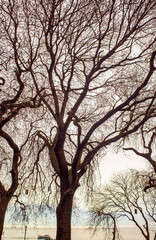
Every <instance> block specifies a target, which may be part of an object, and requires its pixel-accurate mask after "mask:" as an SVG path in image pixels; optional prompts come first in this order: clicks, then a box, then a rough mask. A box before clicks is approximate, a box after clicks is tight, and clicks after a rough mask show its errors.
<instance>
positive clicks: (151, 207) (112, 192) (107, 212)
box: [91, 170, 156, 240]
mask: <svg viewBox="0 0 156 240" xmlns="http://www.w3.org/2000/svg"><path fill="white" fill-rule="evenodd" d="M151 174H153V173H148V172H144V171H142V172H138V171H134V170H131V171H129V172H125V173H119V174H118V175H116V176H115V177H114V178H112V180H111V181H110V182H109V183H108V184H107V185H106V186H104V187H103V188H102V189H101V190H100V191H99V192H96V193H95V199H94V207H93V212H92V216H91V218H92V219H91V222H94V224H95V225H97V226H99V225H100V224H101V223H103V225H104V226H105V227H108V226H109V227H110V226H111V227H113V228H114V229H115V230H114V231H113V237H114V238H112V239H116V238H115V236H117V229H118V224H119V221H120V220H121V219H123V218H127V219H128V220H129V221H131V222H133V223H134V224H135V226H136V227H137V228H138V229H139V231H140V233H141V234H142V236H143V237H144V239H146V240H150V239H153V238H151V237H152V236H150V234H151V231H152V230H153V231H154V230H155V224H156V189H154V188H150V189H148V191H147V192H145V191H144V188H145V186H146V184H147V182H148V178H149V177H151ZM98 211H99V212H100V214H99V215H98ZM112 219H113V221H112ZM108 224H109V225H108ZM115 234H116V235H115Z"/></svg>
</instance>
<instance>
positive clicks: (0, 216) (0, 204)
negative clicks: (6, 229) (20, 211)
mask: <svg viewBox="0 0 156 240" xmlns="http://www.w3.org/2000/svg"><path fill="white" fill-rule="evenodd" d="M9 201H10V199H7V197H4V198H3V200H1V199H0V210H1V213H0V240H2V233H3V226H4V219H5V213H6V210H7V206H8V203H9Z"/></svg>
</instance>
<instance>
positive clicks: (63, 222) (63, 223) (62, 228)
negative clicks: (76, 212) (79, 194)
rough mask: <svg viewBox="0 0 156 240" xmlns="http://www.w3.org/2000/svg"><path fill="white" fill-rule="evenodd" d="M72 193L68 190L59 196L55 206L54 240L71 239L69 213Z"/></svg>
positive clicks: (70, 213)
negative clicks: (62, 195)
mask: <svg viewBox="0 0 156 240" xmlns="http://www.w3.org/2000/svg"><path fill="white" fill-rule="evenodd" d="M72 203H73V193H72V191H69V192H67V193H65V195H64V197H63V198H61V200H60V203H59V205H58V207H57V236H56V240H71V215H72Z"/></svg>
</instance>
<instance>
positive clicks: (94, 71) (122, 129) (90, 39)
mask: <svg viewBox="0 0 156 240" xmlns="http://www.w3.org/2000/svg"><path fill="white" fill-rule="evenodd" d="M0 6H1V10H0V23H1V36H0V46H1V50H0V51H1V52H0V67H1V72H0V80H1V94H2V104H1V111H2V112H4V116H5V117H4V118H2V125H1V126H2V127H1V129H2V128H3V130H1V131H4V128H5V126H6V127H8V124H9V123H8V120H9V119H10V118H12V116H13V114H15V115H16V112H18V113H19V114H20V113H22V109H23V111H24V109H25V107H26V106H28V107H29V108H31V111H30V115H29V117H28V119H29V121H30V122H31V118H32V117H33V118H34V119H33V120H34V121H36V123H38V125H35V128H34V129H35V130H33V131H34V132H33V134H34V135H33V136H35V137H34V138H33V139H34V140H33V141H34V142H33V145H34V146H35V143H36V146H37V148H38V149H37V151H35V152H34V156H36V158H37V159H38V160H37V161H36V164H39V163H40V162H42V163H44V156H43V155H44V154H45V155H46V154H47V156H48V157H49V163H50V164H51V166H52V168H53V172H52V175H51V177H52V178H53V179H54V182H55V184H56V185H57V186H58V187H59V189H60V200H59V204H58V207H57V240H62V239H64V240H65V239H68V240H70V239H71V231H70V230H71V213H72V202H73V197H74V193H75V191H76V189H77V188H78V187H79V186H80V183H81V182H80V179H81V178H82V177H83V176H86V177H87V181H86V183H87V184H88V185H89V184H90V183H91V181H90V179H91V176H93V173H94V169H95V167H96V166H97V163H98V158H97V156H98V154H99V153H100V151H101V150H104V148H106V147H107V146H108V145H110V144H115V143H116V142H120V143H123V141H124V139H125V138H126V137H128V136H130V135H131V134H132V133H135V132H136V131H139V129H140V128H141V126H142V125H143V124H145V122H146V121H147V120H148V121H149V120H150V119H152V118H154V117H155V110H156V109H155V87H154V86H155V82H154V71H155V69H156V67H155V56H156V52H155V49H154V47H155V40H156V39H155V27H154V26H155V20H156V19H155V7H156V3H155V1H154V0H137V1H131V0H121V1H116V0H107V1H98V0H97V1H96V0H93V1H90V0H83V1H82V0H69V1H67V0H46V1H42V0H41V1H39V0H33V1H30V0H23V1H22V2H21V1H18V0H1V1H0ZM6 99H8V100H6ZM40 105H42V107H40V108H38V106H40ZM12 119H15V118H14V117H13V118H12ZM5 122H6V124H5V126H4V123H5ZM43 152H44V154H42V153H43ZM41 156H42V158H41ZM36 166H37V165H36ZM36 169H37V168H36ZM90 186H91V184H90Z"/></svg>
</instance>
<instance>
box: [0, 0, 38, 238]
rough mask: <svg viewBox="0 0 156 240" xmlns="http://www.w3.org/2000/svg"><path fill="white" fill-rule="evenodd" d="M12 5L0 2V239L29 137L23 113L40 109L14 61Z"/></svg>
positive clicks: (14, 30) (15, 46)
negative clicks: (8, 17)
mask: <svg viewBox="0 0 156 240" xmlns="http://www.w3.org/2000/svg"><path fill="white" fill-rule="evenodd" d="M12 4H14V5H15V2H14V1H13V2H10V3H8V5H7V8H5V7H6V6H5V4H4V3H3V1H1V2H0V5H1V7H2V8H1V10H0V24H1V32H0V48H1V49H0V85H1V86H0V173H1V174H0V239H1V238H2V231H3V225H4V218H5V213H6V210H7V207H8V204H9V202H10V200H11V198H12V197H13V195H14V193H15V191H16V190H17V187H18V185H19V179H20V176H19V175H20V174H19V169H20V165H21V162H22V157H21V149H22V147H23V146H24V143H25V142H26V141H27V139H28V136H29V131H28V129H27V126H28V125H27V124H26V122H27V120H26V119H27V118H28V114H29V111H26V110H24V111H23V109H26V108H32V109H36V108H38V107H39V106H40V105H41V101H40V99H39V98H38V94H37V93H36V91H31V92H30V91H28V88H29V87H28V86H27V84H26V78H25V77H23V71H22V69H21V66H20V64H19V61H18V50H17V49H18V46H17V45H18V44H17V41H18V40H17V38H18V37H17V35H18V33H17V26H18V20H17V16H16V14H17V13H16V11H14V9H13V8H12V7H13V5H12ZM7 14H9V15H10V17H11V19H10V20H9V19H7ZM20 115H21V116H22V117H20ZM24 131H26V132H24Z"/></svg>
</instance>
